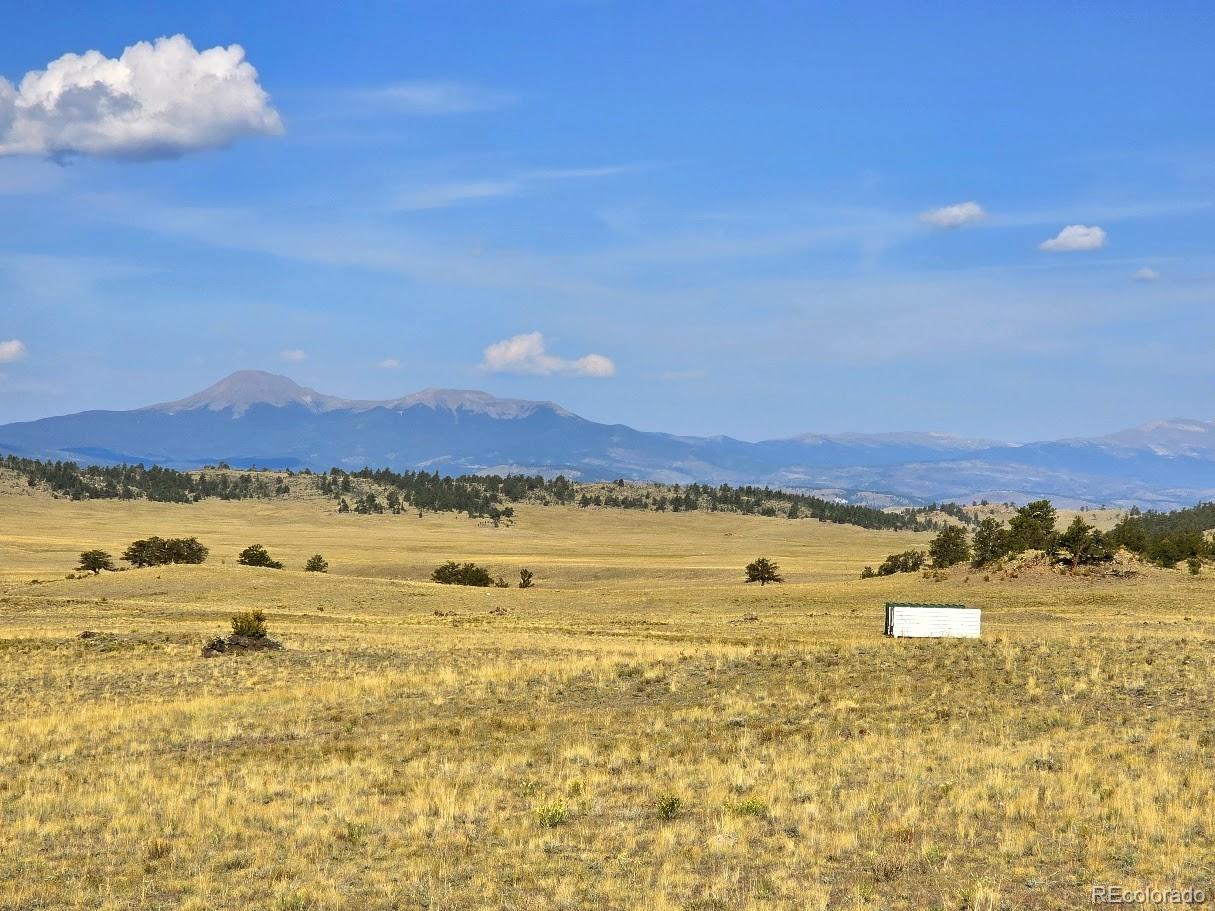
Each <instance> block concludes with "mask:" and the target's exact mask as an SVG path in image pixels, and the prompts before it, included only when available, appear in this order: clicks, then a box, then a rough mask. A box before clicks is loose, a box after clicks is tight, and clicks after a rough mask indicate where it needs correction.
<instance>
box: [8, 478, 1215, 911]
mask: <svg viewBox="0 0 1215 911" xmlns="http://www.w3.org/2000/svg"><path fill="white" fill-rule="evenodd" d="M518 513H519V514H518V521H517V523H516V524H515V525H513V526H512V527H503V528H497V529H495V528H493V527H491V526H489V525H488V524H482V523H478V522H477V521H475V520H470V519H467V518H463V517H458V516H450V515H448V516H434V515H428V516H426V517H425V518H423V519H418V518H417V517H416V516H414V515H405V516H349V515H347V516H338V515H336V514H334V513H333V512H332V502H331V501H330V502H321V501H309V500H295V501H289V502H274V503H259V502H237V503H219V502H207V503H203V504H199V505H194V506H175V505H165V504H149V503H140V502H136V503H125V504H123V503H114V502H103V503H70V502H66V501H62V500H53V499H51V498H49V497H47V496H45V495H41V494H35V493H32V492H23V491H21V490H20V489H19V488H13V489H10V490H9V491H7V492H6V493H4V494H3V495H0V909H3V911H18V909H20V911H31V909H90V911H93V909H103V911H117V909H137V908H138V909H160V908H164V909H168V908H174V909H175V908H184V909H196V911H203V909H248V908H258V909H260V908H269V909H281V911H286V909H326V911H328V909H346V908H357V909H360V911H379V909H406V908H409V909H414V908H419V909H474V908H476V909H479V908H501V909H508V908H509V909H542V908H543V909H547V908H559V909H576V908H588V909H589V908H596V909H598V908H618V909H637V908H649V909H676V908H678V909H776V908H782V909H783V908H808V909H827V908H832V909H835V908H841V909H883V908H906V909H934V908H939V909H948V911H963V909H967V911H997V909H1003V908H1010V909H1019V908H1035V909H1036V908H1060V909H1062V908H1068V909H1071V908H1077V907H1083V906H1087V905H1088V904H1089V902H1088V889H1089V888H1090V886H1091V885H1093V884H1101V883H1109V884H1116V885H1121V886H1126V887H1136V886H1147V885H1151V886H1159V887H1164V888H1171V887H1181V886H1185V885H1194V886H1199V887H1204V886H1205V887H1207V888H1208V889H1210V887H1211V884H1212V883H1213V882H1215V713H1213V712H1212V704H1213V701H1212V700H1213V697H1215V674H1213V671H1215V658H1213V657H1212V649H1211V645H1212V641H1213V638H1215V615H1213V614H1212V611H1211V609H1210V603H1211V596H1212V594H1213V593H1215V584H1213V583H1212V581H1211V579H1210V578H1209V576H1208V575H1207V574H1205V573H1204V575H1203V576H1201V577H1199V578H1197V579H1193V578H1190V577H1188V576H1186V575H1184V574H1183V573H1179V572H1168V571H1162V570H1154V569H1144V570H1143V571H1142V572H1141V573H1140V574H1139V575H1138V576H1136V577H1135V578H1132V579H1124V580H1117V581H1114V580H1097V579H1080V578H1069V577H1063V576H1058V575H1055V574H1052V573H1047V572H1025V573H1021V574H1020V575H1019V577H1018V578H1006V577H1004V576H1000V575H997V576H994V577H992V578H991V580H990V581H984V577H983V575H982V574H968V573H952V574H950V576H949V578H947V579H945V580H943V581H932V580H928V579H924V578H921V577H919V576H901V577H892V578H888V579H874V580H866V581H859V580H857V579H856V574H857V572H858V571H859V569H860V567H861V566H863V565H865V564H866V563H869V564H874V565H876V564H877V563H878V562H880V560H881V558H882V557H883V556H884V555H885V554H887V553H889V552H891V551H896V550H904V549H906V548H908V547H911V546H916V545H919V546H922V545H923V544H924V543H925V542H926V538H927V536H925V535H913V534H906V533H904V534H899V533H883V532H871V531H864V530H861V529H856V528H851V527H844V526H831V525H824V524H821V523H818V522H815V521H808V520H795V521H790V520H786V519H765V518H758V517H740V516H733V515H722V514H717V515H708V514H699V513H690V514H676V515H670V514H661V515H660V514H655V513H638V512H623V511H607V510H601V511H596V510H578V509H574V508H556V507H550V508H543V507H528V506H524V507H522V508H520V509H519V511H518ZM148 534H161V535H197V536H198V537H199V538H200V539H202V540H203V542H204V543H206V544H208V545H209V546H210V547H211V552H212V556H211V560H210V561H209V562H208V563H207V564H206V565H204V566H198V567H164V568H157V569H145V570H137V571H135V570H133V571H127V572H120V573H112V574H103V575H101V576H99V577H89V578H81V579H71V580H69V579H66V578H64V577H65V575H66V574H67V573H68V572H70V571H71V569H72V568H73V567H74V565H75V559H76V556H77V554H78V553H79V552H80V551H81V550H84V549H86V548H92V547H100V548H103V549H106V550H109V551H111V552H112V553H114V554H115V555H117V554H118V553H119V552H120V551H121V550H122V548H123V546H125V544H126V543H128V542H129V541H130V540H132V539H133V538H136V537H143V536H146V535H148ZM254 542H260V543H262V544H264V545H265V546H266V547H267V548H268V549H269V550H270V552H271V553H272V554H273V555H274V556H275V557H277V558H279V559H282V560H284V561H285V562H286V563H287V564H288V567H289V569H288V570H285V571H282V572H275V571H272V570H255V569H249V568H245V567H239V566H237V565H235V555H236V553H237V552H238V551H239V550H240V549H241V548H242V547H244V546H245V545H247V544H250V543H254ZM315 552H320V553H322V554H324V555H325V557H326V558H328V560H329V562H330V564H331V572H330V573H329V574H328V575H318V574H305V573H303V572H300V571H298V568H299V567H301V566H302V564H303V561H304V559H306V557H307V556H308V555H310V554H312V553H315ZM761 554H763V555H767V556H769V557H771V558H772V559H774V560H776V561H777V562H779V563H780V564H781V566H782V569H783V570H784V572H785V576H786V579H787V582H786V583H785V584H784V585H781V586H769V587H766V588H759V587H756V586H746V585H743V584H742V583H741V578H742V566H743V564H745V563H746V562H747V561H748V560H750V559H752V558H753V557H755V556H758V555H761ZM448 558H456V559H462V560H463V559H471V560H476V561H477V562H482V563H485V564H487V565H488V566H489V567H490V568H491V569H492V570H493V571H494V572H495V573H501V574H502V575H503V576H506V577H507V578H508V579H510V580H512V582H513V581H514V580H515V579H516V578H517V572H518V569H519V568H520V567H522V566H527V567H529V568H531V569H532V570H533V571H534V572H535V574H536V580H537V585H538V587H537V588H535V589H530V590H519V589H517V588H512V589H510V590H504V589H503V590H499V589H489V590H483V589H482V590H467V589H458V588H449V587H443V586H436V585H433V584H430V583H428V582H425V581H423V580H424V579H425V578H426V575H427V574H428V572H429V570H430V569H431V568H432V567H433V566H434V565H436V564H437V563H439V562H441V561H443V560H445V559H448ZM34 580H38V581H37V582H35V581H34ZM892 598H905V599H913V600H924V601H964V602H966V603H968V604H971V605H974V606H978V607H982V608H983V609H984V637H983V639H982V640H981V641H977V642H973V641H972V642H958V641H955V642H913V641H890V640H885V639H883V638H882V636H881V625H882V605H883V603H884V602H885V601H886V600H888V599H892ZM254 607H256V608H261V609H263V610H265V611H266V613H267V614H268V616H269V622H270V626H271V633H272V635H274V636H276V637H277V638H279V639H281V640H282V642H283V643H284V645H285V646H286V648H285V650H283V651H281V652H275V653H261V654H257V655H252V656H245V657H231V656H222V657H219V658H213V659H209V660H208V659H204V658H202V657H200V656H199V650H200V647H201V645H202V644H203V642H204V641H205V640H206V639H207V638H209V637H211V636H214V635H219V634H222V633H224V632H225V631H226V627H227V620H228V617H229V616H230V615H231V614H232V613H233V612H234V611H236V610H240V609H246V608H254ZM86 629H88V630H93V631H96V632H97V633H99V635H96V636H93V637H92V638H87V639H81V638H79V633H80V632H81V631H83V630H86Z"/></svg>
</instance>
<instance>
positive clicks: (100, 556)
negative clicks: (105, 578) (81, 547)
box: [76, 550, 116, 576]
mask: <svg viewBox="0 0 1215 911" xmlns="http://www.w3.org/2000/svg"><path fill="white" fill-rule="evenodd" d="M115 568H116V567H115V566H114V558H113V557H111V556H110V555H109V554H108V553H106V552H105V551H104V550H86V551H84V552H83V553H82V554H81V555H80V565H79V566H77V567H76V569H78V570H81V571H84V572H90V573H92V574H93V575H94V576H96V575H97V574H99V573H100V572H101V571H102V570H103V569H104V570H108V571H113V570H114V569H115Z"/></svg>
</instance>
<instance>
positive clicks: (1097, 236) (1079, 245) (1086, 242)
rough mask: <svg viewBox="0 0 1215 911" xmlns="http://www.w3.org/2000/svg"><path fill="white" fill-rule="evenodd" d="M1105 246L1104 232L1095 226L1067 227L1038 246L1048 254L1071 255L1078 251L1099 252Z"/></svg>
mask: <svg viewBox="0 0 1215 911" xmlns="http://www.w3.org/2000/svg"><path fill="white" fill-rule="evenodd" d="M1104 246H1105V231H1103V230H1102V229H1101V228H1098V227H1096V226H1094V227H1091V228H1090V227H1088V225H1068V226H1067V227H1066V228H1064V229H1063V230H1062V231H1060V232H1059V233H1058V234H1057V235H1055V236H1054V237H1052V238H1051V239H1050V240H1044V241H1042V243H1040V244H1038V249H1039V250H1046V251H1047V252H1048V253H1073V252H1076V251H1080V250H1100V249H1101V248H1102V247H1104Z"/></svg>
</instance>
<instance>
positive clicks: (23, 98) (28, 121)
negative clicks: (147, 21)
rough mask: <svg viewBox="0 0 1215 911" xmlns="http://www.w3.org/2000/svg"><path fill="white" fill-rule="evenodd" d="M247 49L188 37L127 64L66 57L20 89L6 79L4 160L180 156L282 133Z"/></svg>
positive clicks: (33, 73)
mask: <svg viewBox="0 0 1215 911" xmlns="http://www.w3.org/2000/svg"><path fill="white" fill-rule="evenodd" d="M257 78H258V77H257V70H255V69H254V68H253V67H252V66H251V65H250V64H249V63H248V62H247V61H246V60H245V51H244V49H243V48H242V47H241V46H240V45H239V44H233V45H231V46H229V47H226V48H225V47H213V48H210V49H209V50H205V51H196V50H195V49H194V45H192V44H191V43H190V40H189V39H188V38H186V36H185V35H174V36H173V37H172V38H157V39H156V41H155V42H154V43H151V44H150V43H148V42H146V41H140V42H139V43H137V44H133V45H131V46H130V47H128V48H126V49H125V50H124V51H123V52H122V56H121V57H118V58H110V57H106V56H104V55H103V54H102V53H101V52H100V51H86V52H85V53H83V54H64V55H63V56H62V57H60V58H59V59H58V60H53V61H51V63H49V64H48V65H47V67H46V69H45V70H30V71H29V72H28V73H26V74H25V76H24V77H23V78H22V80H21V82H20V84H19V85H18V86H16V87H14V86H13V84H12V83H10V82H9V81H8V80H6V79H3V78H0V155H42V156H52V157H66V156H71V155H93V156H98V157H105V158H129V159H140V158H173V157H176V156H178V155H182V154H184V153H187V152H193V151H198V150H200V149H215V148H222V147H224V146H227V145H230V144H231V143H232V142H233V141H235V140H236V139H239V138H241V137H242V136H257V135H262V136H265V135H275V134H278V133H281V132H282V130H283V124H282V120H281V119H280V117H279V115H278V112H277V111H275V110H274V108H273V107H271V106H270V99H269V96H268V95H267V94H266V93H265V91H264V90H263V89H262V87H261V86H260V85H259V84H258V81H257Z"/></svg>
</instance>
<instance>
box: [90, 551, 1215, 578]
mask: <svg viewBox="0 0 1215 911" xmlns="http://www.w3.org/2000/svg"><path fill="white" fill-rule="evenodd" d="M83 556H84V555H83V554H81V557H83ZM81 562H82V564H83V561H81ZM1185 565H1186V568H1187V569H1189V571H1190V575H1191V576H1197V575H1198V574H1199V573H1200V572H1202V561H1201V560H1199V559H1198V558H1197V557H1190V559H1188V560H1186V561H1185ZM80 568H81V569H84V566H83V565H81V567H80Z"/></svg>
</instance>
